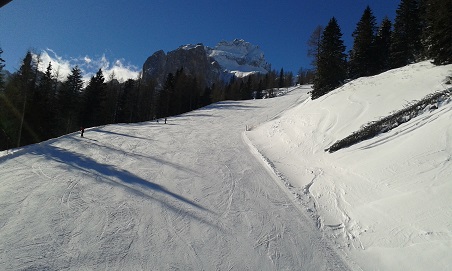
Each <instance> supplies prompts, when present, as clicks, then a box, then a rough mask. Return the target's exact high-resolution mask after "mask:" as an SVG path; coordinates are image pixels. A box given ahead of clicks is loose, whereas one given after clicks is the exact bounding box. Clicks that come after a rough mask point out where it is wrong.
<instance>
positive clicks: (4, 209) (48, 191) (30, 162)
mask: <svg viewBox="0 0 452 271" xmlns="http://www.w3.org/2000/svg"><path fill="white" fill-rule="evenodd" d="M450 75H452V65H449V66H442V67H434V66H432V65H431V64H429V63H428V62H422V63H418V64H415V65H411V66H407V67H404V68H401V69H398V70H393V71H388V72H386V73H383V74H381V75H378V76H374V77H371V78H361V79H358V80H354V81H352V82H350V83H348V84H346V85H344V86H343V87H341V88H340V89H337V90H335V91H333V92H331V93H330V94H328V95H326V96H324V97H321V98H319V99H317V100H314V101H311V100H310V98H309V95H308V91H309V90H310V89H309V87H307V86H303V87H298V88H294V89H293V90H292V91H290V92H288V93H287V94H286V95H284V96H280V97H277V98H272V99H265V100H255V101H240V102H238V101H237V102H236V101H226V102H221V103H217V104H213V105H211V106H208V107H205V108H202V109H200V110H197V111H194V112H190V113H187V114H184V115H181V116H177V117H173V118H169V119H168V124H166V125H165V124H162V123H161V122H160V123H153V122H147V123H140V124H118V125H109V126H105V127H97V128H92V129H87V130H85V138H80V136H79V135H78V134H70V135H67V136H63V137H60V138H57V139H53V140H49V141H46V142H42V143H40V144H36V145H32V146H28V147H25V148H22V149H19V150H13V152H9V154H6V152H3V153H1V152H0V206H1V208H0V240H1V241H0V269H1V270H73V269H76V270H80V269H81V270H347V269H352V270H361V269H362V270H450V269H451V266H452V257H450V251H452V250H451V249H452V232H451V229H452V227H451V226H452V225H451V223H452V214H451V212H452V204H451V196H450V195H452V194H451V192H452V184H451V181H450V179H451V177H450V176H452V164H451V156H452V125H451V122H452V103H449V104H443V105H442V106H441V107H439V109H437V110H434V111H432V112H427V113H425V114H423V115H421V116H419V117H417V118H415V119H413V120H411V121H409V122H407V123H405V124H403V125H401V126H399V127H398V128H396V129H394V130H392V131H390V132H388V133H384V134H381V135H379V136H377V137H375V138H373V139H371V140H367V141H364V142H361V143H359V144H357V145H354V146H351V147H349V148H347V149H343V150H339V151H337V152H335V153H333V154H330V153H326V152H324V149H326V148H327V147H329V146H330V145H331V144H332V143H334V142H335V141H336V140H338V139H341V138H343V137H345V136H347V135H349V134H350V133H352V132H353V131H355V130H357V129H358V128H359V127H360V126H361V125H363V124H366V123H368V122H369V121H372V120H376V119H378V118H379V117H383V116H386V115H388V114H389V113H391V112H393V111H395V110H398V109H401V108H403V106H404V105H406V104H407V103H409V102H411V101H413V100H416V99H417V100H419V99H421V98H422V97H424V96H425V95H427V94H429V93H432V92H434V91H436V90H440V89H443V85H442V84H441V82H443V80H444V79H445V78H446V76H450ZM245 130H247V131H245ZM319 228H320V229H319Z"/></svg>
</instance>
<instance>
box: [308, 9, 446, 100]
mask: <svg viewBox="0 0 452 271" xmlns="http://www.w3.org/2000/svg"><path fill="white" fill-rule="evenodd" d="M319 29H320V30H319ZM321 29H322V28H321V27H317V28H316V29H315V30H314V32H313V34H312V36H311V39H310V40H309V42H308V45H309V52H308V55H310V56H311V57H313V59H314V63H313V67H314V68H315V78H314V86H313V91H312V98H313V99H316V98H318V97H320V96H322V95H324V94H326V93H328V92H330V91H331V90H333V89H335V88H337V87H339V86H340V85H342V84H343V83H344V82H345V80H346V79H356V78H358V77H361V76H371V75H375V74H378V73H381V72H384V71H387V70H389V69H392V68H398V67H402V66H405V65H407V64H410V63H414V62H417V61H421V60H425V59H432V60H433V63H434V64H437V65H444V64H450V63H452V1H448V0H401V1H400V4H399V6H398V8H397V10H396V18H395V21H394V23H392V22H391V21H390V20H389V19H388V18H387V17H386V18H384V19H383V21H382V22H381V24H380V26H378V27H377V23H376V18H375V16H374V15H373V13H372V10H371V8H370V7H369V6H368V7H366V9H365V10H364V12H363V15H362V17H361V19H360V20H359V22H358V23H357V25H356V29H355V31H354V32H353V34H352V37H353V48H352V49H351V50H350V52H349V54H348V59H347V55H346V54H345V46H344V42H343V40H342V33H341V30H340V27H339V25H338V23H337V21H336V19H335V18H334V17H333V18H332V19H331V20H330V22H329V23H328V25H327V26H326V27H325V28H324V29H323V30H321ZM319 31H322V33H321V35H320V36H319Z"/></svg>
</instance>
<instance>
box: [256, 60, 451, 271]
mask: <svg viewBox="0 0 452 271" xmlns="http://www.w3.org/2000/svg"><path fill="white" fill-rule="evenodd" d="M451 75H452V65H448V66H439V67H435V66H433V65H431V64H430V63H429V62H421V63H417V64H414V65H410V66H406V67H403V68H400V69H396V70H391V71H388V72H385V73H383V74H380V75H377V76H374V77H368V78H360V79H357V80H354V81H352V82H349V83H348V84H345V85H344V86H343V87H341V88H339V89H337V90H335V91H333V92H331V93H329V94H328V95H326V96H324V97H321V98H319V99H317V100H314V101H312V100H310V99H308V100H306V101H305V102H304V103H302V104H300V105H298V106H296V107H295V108H293V109H292V110H290V111H287V112H285V113H284V115H282V116H281V117H280V118H278V119H276V120H273V121H271V122H268V123H266V124H264V125H261V126H259V127H257V128H256V129H254V130H253V131H251V132H248V133H247V135H248V137H249V138H250V139H251V141H253V142H254V144H255V146H256V148H257V149H259V150H260V153H261V155H262V157H264V158H265V160H268V161H271V166H272V168H275V169H276V170H277V173H278V174H280V175H282V176H283V179H284V180H285V181H286V182H288V184H287V187H288V189H289V190H291V191H292V193H293V194H295V195H297V194H303V191H309V193H310V195H311V196H312V199H311V201H312V202H311V205H315V208H316V210H317V214H318V215H320V217H319V225H320V227H321V228H322V229H323V230H324V232H326V233H327V234H329V235H330V236H331V238H332V239H333V240H334V242H335V243H336V246H337V247H340V248H342V251H344V253H346V254H347V255H348V256H349V257H350V261H351V262H352V265H353V266H359V268H362V269H363V270H452V256H451V255H452V254H451V251H452V103H448V104H447V102H448V101H444V102H442V103H441V104H440V106H439V108H438V109H436V110H433V111H431V112H429V111H428V110H427V112H425V113H424V114H422V115H420V116H418V117H416V118H414V119H412V120H411V121H409V122H407V123H404V124H402V125H401V126H399V127H397V128H396V129H394V130H391V131H389V132H387V133H383V134H380V135H378V136H377V137H375V138H373V139H371V140H367V141H363V142H361V143H359V144H357V145H353V146H351V147H349V148H346V149H342V150H339V151H337V152H336V153H333V154H330V153H327V152H324V149H326V148H328V147H329V146H331V144H333V143H334V142H335V141H336V140H339V139H342V138H344V137H346V136H348V135H350V134H351V133H352V132H354V131H356V130H358V129H359V128H360V127H361V126H362V125H364V124H367V123H368V122H370V121H375V120H378V119H379V118H380V117H384V116H387V115H390V113H391V112H394V111H397V110H399V109H402V108H404V106H406V105H407V104H408V103H410V102H412V101H414V100H420V99H422V98H423V97H424V96H426V95H427V94H430V93H433V92H435V91H438V90H444V89H445V88H447V87H452V86H451V85H445V84H444V82H445V79H446V78H447V77H448V76H451ZM449 102H450V101H449ZM353 263H354V264H353Z"/></svg>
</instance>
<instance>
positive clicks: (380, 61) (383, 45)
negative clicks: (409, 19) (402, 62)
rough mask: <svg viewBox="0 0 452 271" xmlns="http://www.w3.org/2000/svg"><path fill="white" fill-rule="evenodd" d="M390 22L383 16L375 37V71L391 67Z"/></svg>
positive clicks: (379, 71)
mask: <svg viewBox="0 0 452 271" xmlns="http://www.w3.org/2000/svg"><path fill="white" fill-rule="evenodd" d="M391 35H392V23H391V21H390V20H389V19H388V17H385V18H384V19H383V21H382V22H381V25H380V27H379V28H378V31H377V36H376V37H375V68H376V72H377V73H381V72H384V71H387V70H389V69H390V68H391V65H390V61H389V57H390V48H391Z"/></svg>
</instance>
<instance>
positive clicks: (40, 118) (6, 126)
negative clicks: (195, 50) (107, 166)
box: [0, 49, 293, 150]
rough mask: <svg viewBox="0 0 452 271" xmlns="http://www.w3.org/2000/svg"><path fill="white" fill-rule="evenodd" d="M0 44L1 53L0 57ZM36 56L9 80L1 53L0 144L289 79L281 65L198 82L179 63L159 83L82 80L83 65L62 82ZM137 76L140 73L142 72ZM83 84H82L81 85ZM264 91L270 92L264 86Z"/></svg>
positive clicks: (253, 93)
mask: <svg viewBox="0 0 452 271" xmlns="http://www.w3.org/2000/svg"><path fill="white" fill-rule="evenodd" d="M1 53H2V51H1V49H0V57H1ZM39 62H40V58H39V57H36V56H35V55H33V54H32V53H31V52H27V54H26V56H25V57H24V59H23V61H22V65H21V67H20V69H19V70H18V71H17V72H16V73H14V74H13V75H12V76H11V77H10V78H8V80H5V78H4V77H3V73H2V69H3V67H4V61H3V59H1V58H0V150H5V149H9V148H13V147H18V146H23V145H28V144H32V143H37V142H40V141H43V140H46V139H49V138H54V137H57V136H61V135H64V134H67V133H71V132H75V131H78V130H80V128H81V127H85V128H86V127H93V126H99V125H105V124H111V123H133V122H142V121H149V120H153V119H155V118H164V117H167V116H173V115H177V114H181V113H184V112H188V111H191V110H194V109H197V108H200V107H203V106H206V105H208V104H210V103H212V102H218V101H222V100H243V99H252V98H262V96H263V95H264V94H263V93H262V90H264V89H273V88H277V87H287V86H290V85H292V81H293V75H292V73H290V72H289V73H285V72H284V71H283V69H281V72H280V73H279V75H278V73H277V72H276V71H271V72H269V73H268V74H266V75H262V74H254V75H251V76H248V77H245V78H235V77H233V78H232V79H231V81H230V82H228V83H224V82H221V81H218V82H216V83H215V84H213V85H212V86H207V87H206V86H202V85H201V84H200V83H199V82H202V81H203V80H200V78H196V77H194V76H190V75H187V74H186V73H184V70H183V68H182V67H181V68H180V69H179V70H178V71H177V72H175V73H174V74H172V73H170V74H168V76H167V79H166V82H165V84H164V86H163V89H157V88H156V84H155V83H154V82H152V81H149V82H143V81H142V80H141V79H140V78H138V79H129V80H127V81H125V82H119V81H118V80H117V79H115V76H114V75H112V76H110V78H108V80H107V79H105V78H104V75H103V72H102V70H101V69H99V71H98V72H97V73H96V74H95V75H94V76H92V77H91V79H90V80H89V82H87V83H84V82H83V78H82V76H83V75H82V71H81V70H80V69H79V68H78V67H74V68H72V70H71V72H70V74H69V75H68V76H67V78H66V79H65V80H64V81H63V82H60V81H58V80H57V76H56V75H55V71H54V70H53V69H52V66H51V64H50V63H49V65H48V67H47V69H46V71H45V72H41V71H39V70H38V64H39ZM140 77H141V76H140ZM85 84H86V86H85ZM266 95H269V96H271V95H272V92H271V91H268V93H266Z"/></svg>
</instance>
